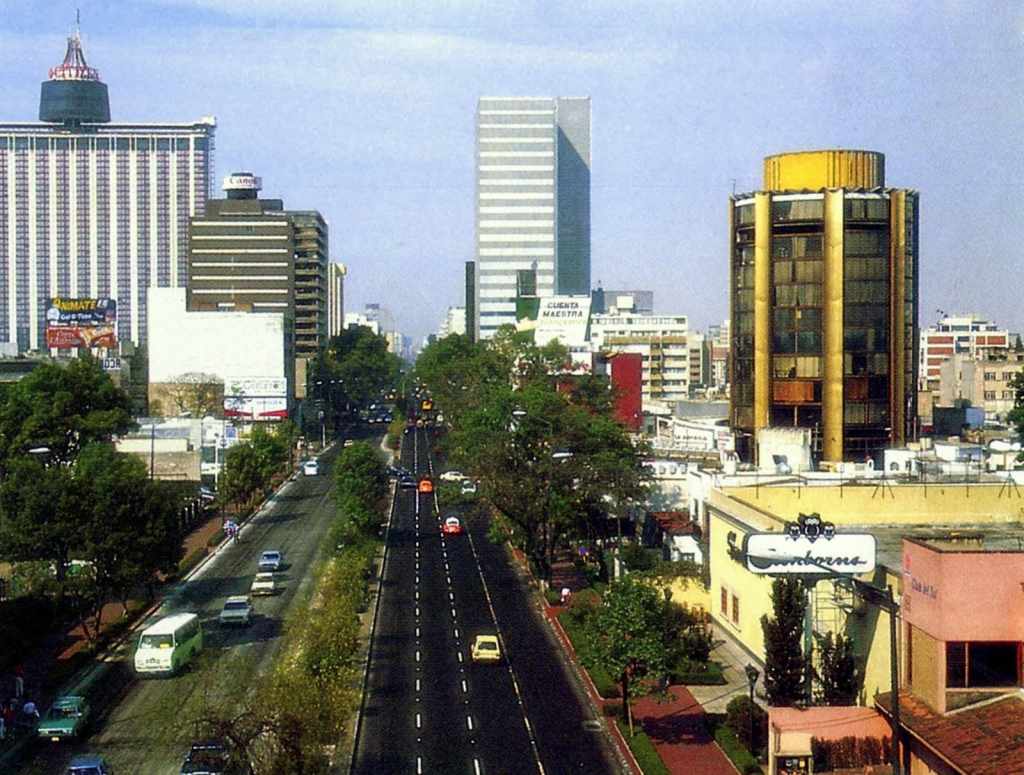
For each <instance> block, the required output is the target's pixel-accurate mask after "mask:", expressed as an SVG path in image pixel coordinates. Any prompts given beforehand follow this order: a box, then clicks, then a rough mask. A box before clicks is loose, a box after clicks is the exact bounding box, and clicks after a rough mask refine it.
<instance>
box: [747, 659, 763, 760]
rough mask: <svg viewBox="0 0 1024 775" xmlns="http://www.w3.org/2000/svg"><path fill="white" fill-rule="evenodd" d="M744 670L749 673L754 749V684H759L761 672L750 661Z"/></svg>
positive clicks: (751, 735) (751, 742) (752, 744)
mask: <svg viewBox="0 0 1024 775" xmlns="http://www.w3.org/2000/svg"><path fill="white" fill-rule="evenodd" d="M743 671H744V672H745V673H746V674H747V683H749V684H750V709H749V713H750V747H751V749H753V748H755V747H756V745H755V738H754V686H755V684H757V678H758V676H759V675H760V673H759V672H758V670H757V668H756V667H754V665H753V664H751V663H750V662H748V663H747V666H746V667H745V668H743ZM751 753H752V754H754V755H755V756H756V755H757V754H756V753H755V752H754V751H753V750H751Z"/></svg>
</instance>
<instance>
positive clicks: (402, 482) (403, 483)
mask: <svg viewBox="0 0 1024 775" xmlns="http://www.w3.org/2000/svg"><path fill="white" fill-rule="evenodd" d="M398 486H399V487H401V488H402V489H403V490H415V489H418V488H419V486H420V485H419V483H418V482H417V481H416V480H415V479H414V478H413V477H411V476H403V477H401V478H400V479H399V480H398Z"/></svg>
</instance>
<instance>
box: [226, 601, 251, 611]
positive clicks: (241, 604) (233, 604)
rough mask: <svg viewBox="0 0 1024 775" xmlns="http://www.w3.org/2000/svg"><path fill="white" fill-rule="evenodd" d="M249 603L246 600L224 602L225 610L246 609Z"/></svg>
mask: <svg viewBox="0 0 1024 775" xmlns="http://www.w3.org/2000/svg"><path fill="white" fill-rule="evenodd" d="M248 607H249V604H248V603H247V602H245V601H244V600H230V601H228V602H227V603H225V604H224V610H225V611H244V610H245V609H246V608H248Z"/></svg>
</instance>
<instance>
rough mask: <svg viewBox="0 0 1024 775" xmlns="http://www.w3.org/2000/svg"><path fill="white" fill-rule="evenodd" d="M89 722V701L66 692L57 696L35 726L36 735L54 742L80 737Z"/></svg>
mask: <svg viewBox="0 0 1024 775" xmlns="http://www.w3.org/2000/svg"><path fill="white" fill-rule="evenodd" d="M88 722H89V703H88V702H87V701H86V699H85V697H80V696H78V695H77V694H68V695H64V696H62V697H58V698H57V699H56V700H54V702H53V705H52V706H51V707H50V709H49V710H48V711H46V715H45V716H43V718H42V720H41V721H40V722H39V725H38V726H37V727H36V735H37V736H39V737H42V738H47V739H49V740H52V741H53V742H55V743H59V742H60V741H61V740H71V739H74V738H77V737H80V736H81V734H82V730H83V729H85V725H86V724H87V723H88Z"/></svg>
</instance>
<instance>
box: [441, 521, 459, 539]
mask: <svg viewBox="0 0 1024 775" xmlns="http://www.w3.org/2000/svg"><path fill="white" fill-rule="evenodd" d="M441 532H442V533H444V534H445V535H448V536H457V535H462V522H461V521H460V520H459V518H458V517H448V518H446V519H445V521H444V524H443V525H441Z"/></svg>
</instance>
